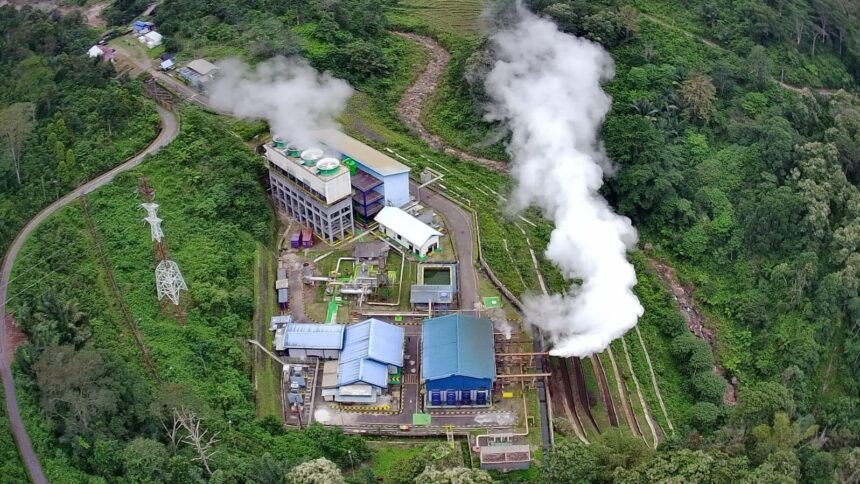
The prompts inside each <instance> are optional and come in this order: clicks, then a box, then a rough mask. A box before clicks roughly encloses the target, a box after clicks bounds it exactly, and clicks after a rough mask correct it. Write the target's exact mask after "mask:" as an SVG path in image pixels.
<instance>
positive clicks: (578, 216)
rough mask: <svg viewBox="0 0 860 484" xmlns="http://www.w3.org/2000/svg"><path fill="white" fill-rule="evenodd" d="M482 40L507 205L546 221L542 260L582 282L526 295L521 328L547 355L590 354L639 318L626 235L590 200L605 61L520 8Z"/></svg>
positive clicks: (596, 172) (615, 218)
mask: <svg viewBox="0 0 860 484" xmlns="http://www.w3.org/2000/svg"><path fill="white" fill-rule="evenodd" d="M492 41H493V42H494V44H495V48H496V53H497V56H498V57H497V58H498V60H497V61H496V63H495V65H494V67H493V69H492V70H491V71H490V73H489V75H488V76H487V79H486V88H487V92H488V93H489V94H490V96H491V97H492V99H493V104H492V105H491V106H489V107H488V114H487V118H488V119H490V120H499V121H503V122H505V123H506V124H507V126H508V127H510V129H511V131H512V139H511V142H510V144H509V146H508V151H509V153H510V154H511V157H512V159H513V165H512V172H513V174H514V177H515V179H516V180H517V184H516V188H515V190H514V200H513V201H512V203H513V204H514V206H515V208H518V209H521V208H523V207H526V206H529V205H536V206H538V207H540V208H541V209H542V210H543V212H544V215H545V216H547V217H548V218H550V219H551V220H552V221H553V222H554V223H555V229H554V230H553V232H552V235H551V236H550V242H549V245H548V246H547V249H546V256H547V257H548V258H549V259H550V260H552V261H553V262H554V263H555V264H557V265H558V267H559V268H560V269H561V271H562V273H563V274H564V275H565V277H567V278H570V279H580V280H581V281H582V284H581V285H578V286H577V285H574V287H573V289H572V290H571V292H570V293H569V294H565V295H561V294H555V295H540V296H530V297H527V298H526V300H525V302H524V304H525V312H526V320H527V321H528V322H530V323H531V324H534V325H536V326H538V327H540V328H542V329H543V330H544V331H545V332H546V333H548V334H549V336H550V337H551V338H552V340H553V342H554V348H553V349H552V351H551V354H553V355H557V356H564V357H567V356H587V355H590V354H593V353H597V352H600V351H602V350H603V349H605V348H606V347H607V346H608V345H609V343H610V342H611V341H612V340H614V339H616V338H618V337H620V336H622V335H623V334H624V333H625V332H627V330H629V329H630V328H632V327H633V326H635V325H636V322H637V321H638V319H639V317H640V316H641V315H642V313H643V312H644V310H643V308H642V305H641V304H640V303H639V300H638V299H637V298H636V296H635V294H633V286H635V285H636V272H635V271H634V269H633V266H632V265H631V264H630V263H629V262H628V261H627V259H626V252H627V250H628V249H630V248H632V247H633V246H634V245H635V244H636V241H637V234H636V230H635V229H634V228H633V225H632V224H631V222H630V220H629V219H628V218H626V217H622V216H620V215H618V214H616V213H614V212H613V210H612V208H611V207H610V206H609V204H608V203H607V202H606V200H604V199H603V198H602V197H601V196H600V194H599V193H598V190H599V189H600V186H601V185H602V184H603V176H604V174H605V175H610V174H611V170H612V164H611V162H610V161H609V160H608V159H607V157H606V154H605V152H604V150H603V145H602V143H601V142H600V141H599V140H598V139H597V133H598V129H599V127H600V124H601V123H602V122H603V119H604V117H605V116H606V113H607V112H608V111H609V107H610V104H611V102H612V100H611V98H610V97H609V96H608V95H607V94H606V93H604V92H603V90H602V89H601V82H603V81H606V80H608V79H610V78H611V77H612V76H613V75H614V64H613V62H612V58H611V57H610V56H609V54H608V53H607V52H606V51H605V50H603V49H602V48H601V47H600V46H598V45H596V44H594V43H592V42H589V41H587V40H584V39H580V38H577V37H573V36H570V35H567V34H565V33H563V32H560V31H559V30H558V28H557V27H556V26H555V24H553V23H552V22H550V21H548V20H546V19H542V18H539V17H537V16H536V15H534V14H532V13H531V12H529V11H527V10H526V9H525V8H523V7H522V5H518V6H517V18H516V21H515V23H514V24H513V26H511V27H509V28H506V29H503V30H501V31H499V32H497V33H496V34H494V35H493V37H492Z"/></svg>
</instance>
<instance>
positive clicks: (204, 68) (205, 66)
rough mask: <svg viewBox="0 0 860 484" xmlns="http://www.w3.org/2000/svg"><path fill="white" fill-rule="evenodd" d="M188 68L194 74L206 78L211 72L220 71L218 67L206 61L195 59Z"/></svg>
mask: <svg viewBox="0 0 860 484" xmlns="http://www.w3.org/2000/svg"><path fill="white" fill-rule="evenodd" d="M188 67H189V68H190V69H191V70H193V71H194V72H196V73H198V74H200V75H201V76H205V75H207V74H209V73H210V72H214V71H217V70H218V66H216V65H215V64H213V63H211V62H209V61H208V60H206V59H194V60H193V61H191V62H189V63H188Z"/></svg>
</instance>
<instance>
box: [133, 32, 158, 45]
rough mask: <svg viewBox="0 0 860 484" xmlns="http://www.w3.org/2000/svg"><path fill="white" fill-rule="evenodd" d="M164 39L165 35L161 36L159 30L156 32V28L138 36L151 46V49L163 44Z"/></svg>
mask: <svg viewBox="0 0 860 484" xmlns="http://www.w3.org/2000/svg"><path fill="white" fill-rule="evenodd" d="M162 39H163V37H162V36H161V34H159V33H158V32H156V31H154V30H153V31H150V32H147V33H145V34H143V35H141V36H140V37H138V38H137V40H139V41H141V42H143V43H144V44H146V46H147V47H149V48H150V49H152V48H153V47H158V46H159V45H161V41H162Z"/></svg>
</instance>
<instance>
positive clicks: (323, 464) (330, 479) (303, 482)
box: [288, 457, 345, 484]
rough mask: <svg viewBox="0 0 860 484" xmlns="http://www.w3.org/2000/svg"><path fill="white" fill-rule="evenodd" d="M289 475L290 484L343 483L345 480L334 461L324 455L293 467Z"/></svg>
mask: <svg viewBox="0 0 860 484" xmlns="http://www.w3.org/2000/svg"><path fill="white" fill-rule="evenodd" d="M288 476H289V482H290V484H343V483H344V482H345V481H344V479H343V476H342V475H341V474H340V469H338V468H337V466H336V465H335V464H334V462H332V461H330V460H328V459H325V458H322V457H321V458H319V459H314V460H309V461H307V462H303V463H301V464H299V465H297V466H296V467H293V470H291V471H290V473H289V475H288Z"/></svg>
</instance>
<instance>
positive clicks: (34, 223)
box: [0, 107, 179, 484]
mask: <svg viewBox="0 0 860 484" xmlns="http://www.w3.org/2000/svg"><path fill="white" fill-rule="evenodd" d="M156 109H158V115H159V116H160V117H161V131H160V132H159V133H158V136H157V137H156V138H155V140H153V141H152V143H150V144H149V146H147V147H146V148H145V149H144V150H143V151H141V152H140V153H138V154H137V155H135V156H133V157H132V158H130V159H129V160H128V161H126V162H125V163H123V164H121V165H119V166H117V167H115V168H113V169H111V170H110V171H108V172H106V173H103V174H102V175H99V176H98V177H96V178H93V179H92V180H90V181H88V182H86V183H84V184H83V185H80V186H79V187H77V188H75V189H74V190H72V191H71V192H69V193H68V194H66V195H64V196H63V197H62V198H60V199H58V200H56V201H55V202H54V203H52V204H50V205H48V206H47V207H45V208H44V209H42V211H41V212H39V213H38V214H36V216H35V217H33V218H32V219H30V221H29V222H27V225H25V226H24V228H22V229H21V231H20V232H19V233H18V235H17V236H16V237H15V240H13V241H12V245H10V246H9V250H8V251H6V255H5V257H4V258H3V263H2V266H0V317H2V316H4V315H5V314H6V296H7V291H8V289H9V277H10V275H11V273H12V266H13V265H14V264H15V258H16V257H17V256H18V252H19V251H20V250H21V247H22V246H23V245H24V242H25V241H26V240H27V237H29V236H30V234H31V233H32V232H33V231H34V230H35V229H36V227H38V226H39V224H41V223H42V222H43V221H45V219H46V218H48V217H49V216H50V215H51V214H53V213H54V212H56V211H57V210H59V209H61V208H63V207H65V206H66V205H68V204H70V203H72V202H74V201H75V200H77V199H78V198H79V197H80V196H81V195H85V194H87V193H89V192H91V191H93V190H95V189H97V188H99V187H101V186H103V185H106V184H108V183H110V182H111V180H113V179H114V177H115V176H116V175H117V174H119V173H122V172H124V171H128V170H131V169H132V168H135V167H136V166H138V165H140V164H141V163H142V162H143V160H144V159H145V158H146V156H147V155H151V154H153V153H156V152H157V151H158V150H160V149H161V148H163V147H164V146H166V145H168V144H169V143H170V142H171V141H173V140H174V138H176V136H177V135H178V134H179V120H178V119H177V118H176V116H174V114H173V113H171V112H170V111H168V110H166V109H163V108H161V107H157V108H156ZM5 340H6V326H5V324H0V378H2V379H3V390H4V392H5V394H6V414H7V415H8V416H9V426H10V428H11V429H12V436H13V437H14V438H15V443H16V444H17V446H18V451H19V452H20V454H21V460H23V462H24V465H25V466H26V467H27V472H28V473H29V474H30V478H31V479H32V480H33V482H35V483H37V484H42V483H47V482H48V480H47V479H46V478H45V473H44V471H43V470H42V466H41V465H40V464H39V459H38V457H36V453H35V452H33V446H32V444H31V443H30V437H29V436H28V435H27V431H26V429H25V428H24V422H23V421H22V420H21V412H20V411H19V409H18V400H17V397H16V395H15V382H14V380H13V378H12V368H11V355H5V354H3V351H4V348H5Z"/></svg>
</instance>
